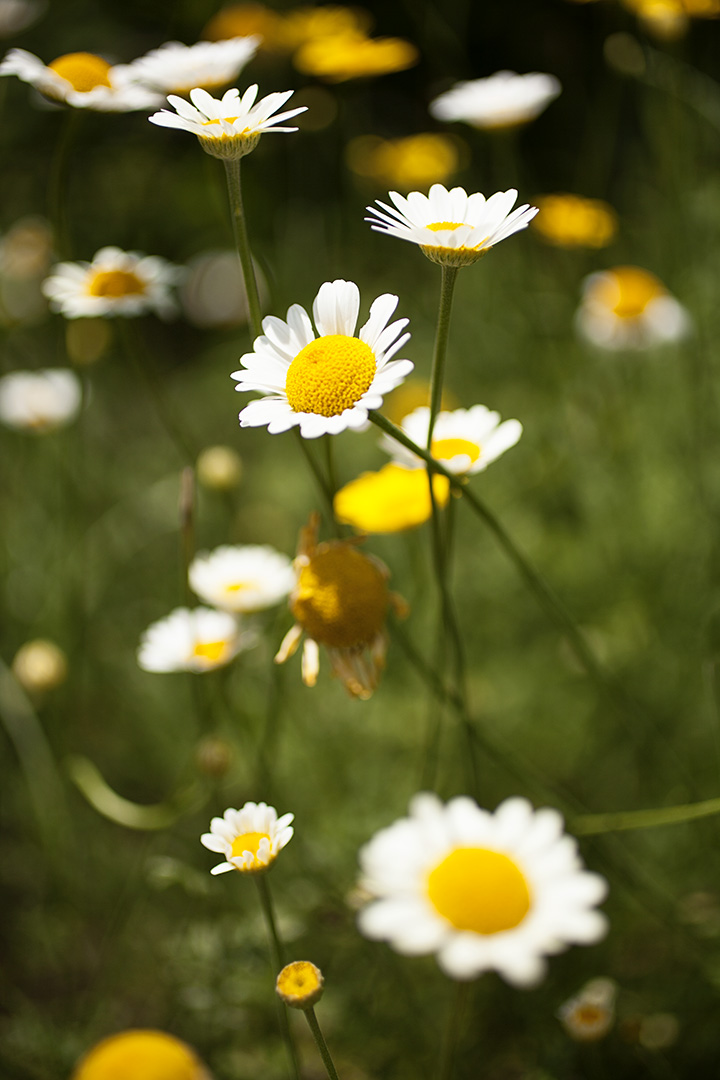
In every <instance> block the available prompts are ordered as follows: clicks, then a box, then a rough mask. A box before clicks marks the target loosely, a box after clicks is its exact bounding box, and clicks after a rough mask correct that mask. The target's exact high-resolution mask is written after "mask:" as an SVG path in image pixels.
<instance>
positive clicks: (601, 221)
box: [532, 195, 618, 248]
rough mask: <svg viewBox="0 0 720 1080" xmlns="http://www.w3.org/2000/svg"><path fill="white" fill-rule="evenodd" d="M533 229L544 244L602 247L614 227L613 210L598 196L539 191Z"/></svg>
mask: <svg viewBox="0 0 720 1080" xmlns="http://www.w3.org/2000/svg"><path fill="white" fill-rule="evenodd" d="M537 204H538V209H539V210H540V213H539V214H538V215H537V217H536V218H534V219H533V223H532V227H533V229H534V231H535V232H536V233H537V234H538V235H539V236H541V237H542V239H543V240H545V241H546V242H547V243H548V244H554V245H555V247H562V248H601V247H606V246H607V245H608V244H609V243H610V242H611V241H612V240H614V239H615V235H616V233H617V229H618V219H617V214H616V213H615V211H614V210H613V208H612V207H611V206H608V204H607V203H606V202H603V201H602V199H586V198H584V197H583V196H582V195H541V196H540V197H539V198H538V199H537Z"/></svg>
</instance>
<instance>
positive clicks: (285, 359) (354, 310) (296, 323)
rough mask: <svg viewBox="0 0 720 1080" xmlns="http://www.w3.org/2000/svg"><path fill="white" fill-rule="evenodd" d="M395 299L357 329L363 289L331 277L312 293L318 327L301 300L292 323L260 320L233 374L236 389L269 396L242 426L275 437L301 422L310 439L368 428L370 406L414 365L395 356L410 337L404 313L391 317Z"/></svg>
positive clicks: (380, 301)
mask: <svg viewBox="0 0 720 1080" xmlns="http://www.w3.org/2000/svg"><path fill="white" fill-rule="evenodd" d="M397 302H398V298H397V296H393V295H392V294H390V293H384V294H383V295H382V296H379V297H378V298H377V300H374V301H373V303H372V304H371V305H370V318H369V319H368V321H367V322H366V323H365V324H364V326H362V327H361V328H360V330H359V331H358V333H357V335H356V334H355V328H356V326H357V321H358V314H359V311H360V290H359V289H358V287H357V285H355V283H354V282H352V281H343V280H341V279H338V280H337V281H326V282H325V284H324V285H321V286H320V290H319V292H318V294H317V296H316V297H315V301H314V303H313V318H314V320H315V326H316V328H317V333H316V332H315V331H314V330H313V327H312V323H311V322H310V317H309V316H308V314H307V312H306V311H305V309H304V308H303V307H301V306H300V305H299V304H293V306H292V307H291V308H289V309H288V313H287V321H283V320H282V319H278V318H275V317H274V316H272V315H270V316H268V317H267V318H265V319H263V324H262V327H263V330H264V331H265V333H264V335H263V336H262V337H259V338H256V339H255V342H254V345H253V351H252V352H251V353H246V354H245V355H244V356H242V357H241V358H240V363H241V364H242V365H243V369H244V370H240V371H234V372H233V373H232V378H233V379H236V380H237V382H238V383H239V384H240V385H239V386H237V387H236V388H235V389H236V390H258V391H260V392H262V393H263V394H264V395H265V396H264V397H262V398H260V399H258V400H257V401H251V402H250V404H249V405H246V406H245V408H244V409H243V410H242V412H241V413H240V426H241V427H267V429H268V431H269V432H270V433H271V434H272V435H276V434H278V432H281V431H288V430H289V429H290V428H291V427H294V426H295V425H299V427H300V434H301V435H302V436H303V437H304V438H306V439H314V438H317V436H318V435H337V434H338V432H340V431H344V430H345V429H346V428H352V429H353V430H355V431H359V430H363V429H365V428H366V427H367V425H368V410H369V409H378V408H379V407H380V405H381V404H382V399H383V395H384V394H387V393H389V392H390V390H392V389H394V387H396V386H397V385H398V383H400V382H402V380H403V379H404V378H405V376H406V375H408V374H409V373H410V372H411V371H412V368H413V365H412V363H411V362H410V361H409V360H391V357H392V356H394V355H395V353H396V352H398V350H399V349H401V348H402V347H403V345H404V344H405V343H406V341H407V340H408V338H409V337H410V335H409V334H403V333H402V330H403V329H404V328H405V327H406V326H407V323H408V320H407V319H398V320H397V321H396V322H393V323H390V321H389V320H390V318H391V317H392V315H393V312H394V311H395V308H396V307H397ZM388 324H389V325H388Z"/></svg>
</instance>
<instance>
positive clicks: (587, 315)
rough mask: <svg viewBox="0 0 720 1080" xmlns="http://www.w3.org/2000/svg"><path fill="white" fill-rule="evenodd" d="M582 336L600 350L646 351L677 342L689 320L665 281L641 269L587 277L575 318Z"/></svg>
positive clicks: (687, 328) (625, 268)
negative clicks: (656, 346)
mask: <svg viewBox="0 0 720 1080" xmlns="http://www.w3.org/2000/svg"><path fill="white" fill-rule="evenodd" d="M575 324H576V326H577V329H578V331H579V333H580V334H581V336H582V337H584V338H585V339H586V340H587V341H589V342H590V343H591V344H592V345H597V346H599V348H601V349H611V350H618V349H650V348H652V347H653V346H655V345H664V344H667V343H669V342H673V341H680V340H681V339H682V338H684V337H686V336H687V335H688V333H689V332H690V329H691V322H690V316H689V315H688V313H687V311H686V309H685V308H684V307H683V305H682V304H681V303H680V302H679V301H678V300H676V299H675V297H674V296H671V295H670V293H669V292H668V291H667V289H666V288H665V286H664V285H663V283H662V282H661V281H660V279H659V278H657V277H656V276H655V275H654V274H651V273H650V271H649V270H643V269H642V268H641V267H639V266H616V267H613V269H611V270H603V271H601V272H599V273H597V274H591V275H590V277H588V278H586V279H585V282H584V283H583V297H582V301H581V304H580V307H579V309H578V311H577V314H576V317H575Z"/></svg>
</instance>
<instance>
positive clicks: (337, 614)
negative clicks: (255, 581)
mask: <svg viewBox="0 0 720 1080" xmlns="http://www.w3.org/2000/svg"><path fill="white" fill-rule="evenodd" d="M317 529H318V519H317V516H316V515H313V516H312V517H311V519H310V523H309V524H308V525H307V527H306V528H304V529H303V530H302V532H301V534H300V545H299V551H298V556H297V558H296V560H295V568H296V570H297V575H298V577H297V584H296V586H295V588H294V589H293V591H292V593H291V595H290V610H291V612H292V614H293V616H294V617H295V625H294V626H293V627H292V628H291V629H290V630H289V631H288V633H287V634H286V635H285V638H284V640H283V642H282V644H281V646H280V649H279V650H278V653H277V656H276V657H275V662H276V663H277V664H284V663H285V661H286V660H287V659H288V658H289V657H290V656H292V655H293V653H294V652H295V650H296V649H297V647H298V645H299V644H300V639H301V638H302V636H303V633H304V634H305V635H306V636H305V643H304V645H303V655H302V679H303V682H304V683H305V685H306V686H314V685H315V682H316V680H317V676H318V671H319V669H320V648H319V647H320V645H324V646H325V648H326V649H327V652H328V656H329V658H330V664H331V666H332V669H333V672H334V674H335V675H337V676H338V678H339V679H340V680H341V682H342V683H343V685H344V687H345V689H346V690H347V691H348V693H350V694H351V695H352V696H353V697H358V698H362V699H366V698H369V697H370V696H371V695H372V693H373V691H374V690H375V689H376V688H377V684H378V681H379V679H380V672H381V671H382V669H383V667H384V666H385V653H386V652H387V632H386V630H385V620H386V618H387V614H388V610H389V609H390V608H393V609H394V610H395V611H396V612H397V613H398V614H400V615H402V614H404V613H405V611H406V610H407V609H406V606H405V602H404V601H403V600H402V599H401V598H400V597H399V596H397V595H396V594H394V593H391V592H390V590H389V589H388V578H389V576H390V574H389V571H388V569H387V567H386V566H385V564H384V563H382V562H381V561H380V560H379V559H376V558H375V557H374V556H372V555H364V554H363V553H362V552H361V551H358V548H357V543H356V542H353V541H351V540H330V541H327V542H326V543H322V544H318V542H317Z"/></svg>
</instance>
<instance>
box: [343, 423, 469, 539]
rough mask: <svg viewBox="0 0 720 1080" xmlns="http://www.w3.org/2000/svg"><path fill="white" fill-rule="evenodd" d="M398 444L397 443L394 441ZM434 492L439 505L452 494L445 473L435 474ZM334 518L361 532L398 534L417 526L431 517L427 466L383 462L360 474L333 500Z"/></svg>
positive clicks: (443, 504) (444, 502) (445, 501)
mask: <svg viewBox="0 0 720 1080" xmlns="http://www.w3.org/2000/svg"><path fill="white" fill-rule="evenodd" d="M395 445H397V444H395ZM432 484H433V494H434V496H435V502H436V503H437V504H438V505H439V506H445V504H446V503H447V501H448V499H449V497H450V481H449V480H448V478H447V477H446V476H433V480H432ZM333 510H334V512H335V517H336V518H337V520H338V521H340V522H341V523H342V524H343V525H352V527H353V528H354V529H357V530H358V532H365V533H396V532H404V531H405V530H406V529H415V528H417V526H418V525H422V524H424V523H425V522H426V521H428V520H429V519H430V518H431V517H432V502H431V500H430V485H429V483H428V478H427V474H426V473H425V471H424V469H415V468H411V469H408V468H405V467H404V466H403V465H396V464H393V463H391V464H389V465H384V466H383V468H382V469H380V470H379V471H378V472H364V473H361V475H360V476H358V477H357V478H356V479H355V480H351V481H350V482H349V483H348V484H345V486H344V487H341V488H340V490H339V491H338V492H336V494H335V498H334V500H333Z"/></svg>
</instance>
